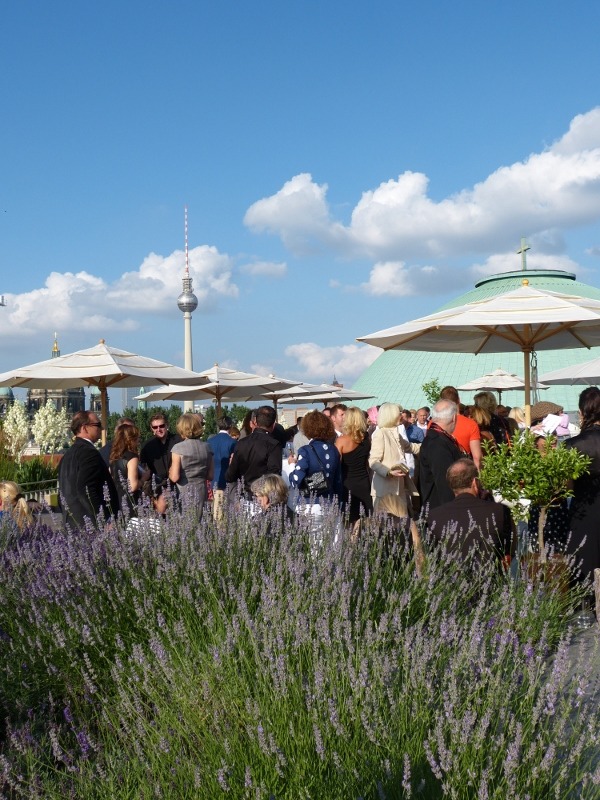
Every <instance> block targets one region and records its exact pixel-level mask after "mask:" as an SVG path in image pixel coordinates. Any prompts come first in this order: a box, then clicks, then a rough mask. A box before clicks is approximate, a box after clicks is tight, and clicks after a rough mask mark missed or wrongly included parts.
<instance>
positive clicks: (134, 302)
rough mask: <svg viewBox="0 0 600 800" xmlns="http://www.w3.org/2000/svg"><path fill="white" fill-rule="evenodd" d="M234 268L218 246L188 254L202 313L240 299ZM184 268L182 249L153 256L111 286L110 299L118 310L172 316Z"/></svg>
mask: <svg viewBox="0 0 600 800" xmlns="http://www.w3.org/2000/svg"><path fill="white" fill-rule="evenodd" d="M232 266H233V265H232V260H231V258H230V257H229V256H228V255H225V254H223V253H219V251H218V250H217V249H216V247H209V246H208V245H201V246H199V247H194V248H192V249H191V250H190V251H189V270H190V277H191V278H192V288H193V290H194V294H195V295H196V297H197V298H198V308H199V309H200V310H201V311H210V310H212V309H213V308H214V307H215V306H216V305H217V304H218V301H219V299H221V298H223V297H237V296H238V293H239V290H238V287H237V286H236V285H235V284H234V283H232V280H231V275H232ZM184 269H185V254H184V252H183V251H182V250H175V251H174V252H173V253H171V255H169V256H166V257H164V256H161V255H157V254H156V253H150V254H149V255H148V256H146V258H145V259H144V261H143V262H142V264H141V266H140V268H139V270H136V271H135V272H126V273H125V274H124V275H123V276H122V277H121V278H120V279H119V280H118V281H116V282H115V283H114V284H113V285H112V286H111V287H109V289H108V292H107V300H108V301H109V303H110V304H111V306H113V307H115V308H127V309H133V310H138V311H141V312H155V313H159V314H161V313H172V312H173V309H175V308H176V305H175V300H176V298H177V297H178V295H179V294H180V292H181V278H182V276H183V272H184ZM177 313H178V312H177Z"/></svg>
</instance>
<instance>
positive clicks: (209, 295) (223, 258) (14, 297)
mask: <svg viewBox="0 0 600 800" xmlns="http://www.w3.org/2000/svg"><path fill="white" fill-rule="evenodd" d="M184 266H185V257H184V254H183V252H181V251H175V252H174V253H172V254H171V255H170V256H167V257H163V256H160V255H157V254H156V253H150V255H148V256H147V257H146V258H145V259H144V261H143V262H142V264H141V266H140V267H139V269H138V270H136V271H132V272H126V273H125V274H124V275H122V276H121V277H120V278H118V279H117V280H116V281H114V282H112V283H107V282H106V281H104V280H103V279H102V278H99V277H97V276H95V275H90V274H89V273H88V272H85V271H81V272H77V273H72V272H64V273H60V272H51V273H50V275H49V276H48V277H47V278H46V281H45V283H44V285H43V286H42V287H41V288H39V289H32V290H31V291H29V292H24V293H22V294H7V295H6V308H4V309H2V314H0V335H2V336H3V337H4V338H5V339H6V338H11V337H13V338H22V337H30V338H34V337H36V336H37V335H38V334H39V333H40V332H43V333H44V334H45V335H47V334H48V331H53V330H58V331H67V330H68V331H85V332H88V333H93V332H96V333H98V334H105V333H107V332H111V331H133V330H135V329H137V328H138V327H139V324H140V323H139V317H140V316H143V315H147V314H152V315H156V314H164V315H175V314H179V313H180V312H179V311H178V309H177V305H176V299H177V296H178V295H179V294H180V292H181V287H182V284H181V277H182V275H183V270H184ZM189 267H190V275H191V276H192V279H193V288H194V293H195V294H196V296H197V297H198V307H199V309H201V310H204V311H206V310H211V309H213V308H215V307H216V306H217V305H218V303H219V301H220V300H222V299H223V298H232V297H237V296H238V287H237V286H236V285H235V283H233V282H232V279H231V276H232V261H231V258H230V257H229V256H227V255H224V254H222V253H219V252H218V251H217V249H216V248H214V247H208V246H202V247H195V248H194V249H192V250H190V253H189Z"/></svg>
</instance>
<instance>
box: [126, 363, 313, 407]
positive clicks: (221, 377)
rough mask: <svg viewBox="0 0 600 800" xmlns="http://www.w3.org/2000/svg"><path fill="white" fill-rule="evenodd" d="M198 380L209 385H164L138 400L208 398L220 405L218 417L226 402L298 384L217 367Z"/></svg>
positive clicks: (251, 398) (244, 399) (200, 376)
mask: <svg viewBox="0 0 600 800" xmlns="http://www.w3.org/2000/svg"><path fill="white" fill-rule="evenodd" d="M197 376H198V377H199V378H204V380H205V381H206V383H201V382H200V380H197V382H196V383H197V385H195V386H187V387H181V386H164V387H159V388H158V389H154V390H153V391H151V392H147V393H145V394H141V395H138V397H136V398H135V399H136V400H146V401H150V402H152V401H154V402H156V401H164V400H200V399H202V398H207V399H210V400H214V401H215V402H216V404H217V406H216V411H217V416H219V415H220V413H221V403H222V401H223V400H227V401H229V400H239V401H242V402H243V401H249V400H260V399H262V398H263V397H264V396H265V392H269V391H272V392H275V391H277V390H279V389H289V388H290V387H292V386H296V385H297V384H296V382H294V381H290V380H286V379H285V378H278V377H276V376H275V375H268V376H265V375H255V374H254V373H251V372H240V371H239V370H236V369H228V368H227V367H220V366H219V365H218V364H215V365H214V367H211V368H210V369H207V370H204V371H202V372H199V373H197Z"/></svg>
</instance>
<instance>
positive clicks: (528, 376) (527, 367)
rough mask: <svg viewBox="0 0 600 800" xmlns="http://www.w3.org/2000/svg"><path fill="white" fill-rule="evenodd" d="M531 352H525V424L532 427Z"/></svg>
mask: <svg viewBox="0 0 600 800" xmlns="http://www.w3.org/2000/svg"><path fill="white" fill-rule="evenodd" d="M530 356H531V350H523V360H524V362H523V372H524V382H525V424H526V425H527V427H528V428H529V427H530V426H531V364H530V360H529V359H530Z"/></svg>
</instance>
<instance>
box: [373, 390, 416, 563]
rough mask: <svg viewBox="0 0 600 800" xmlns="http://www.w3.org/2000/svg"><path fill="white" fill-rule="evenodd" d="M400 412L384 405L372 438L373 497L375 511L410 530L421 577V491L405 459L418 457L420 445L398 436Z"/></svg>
mask: <svg viewBox="0 0 600 800" xmlns="http://www.w3.org/2000/svg"><path fill="white" fill-rule="evenodd" d="M401 411H402V409H401V408H400V406H399V405H396V404H395V403H384V404H383V405H382V406H381V407H380V408H379V414H378V415H377V429H376V430H375V431H374V432H373V435H372V437H371V453H370V455H369V466H370V467H371V469H372V470H373V482H372V485H371V495H372V496H373V497H374V498H375V502H374V506H373V512H374V514H376V515H381V516H385V517H392V518H393V519H396V520H398V521H402V529H403V530H406V529H407V528H408V527H410V533H411V540H412V546H413V551H414V555H415V563H416V567H417V574H421V572H422V569H423V563H424V554H423V546H422V543H421V537H420V534H419V530H418V528H417V525H416V523H415V521H414V519H413V516H414V510H413V498H417V497H418V492H417V489H416V487H415V485H414V483H413V482H412V479H411V477H410V475H409V469H408V465H407V463H406V458H405V453H412V454H413V455H417V454H418V453H419V451H420V449H421V445H420V444H412V443H410V442H407V441H406V439H404V438H403V437H402V436H400V434H399V433H398V425H399V424H400V414H401ZM407 523H408V524H407Z"/></svg>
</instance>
